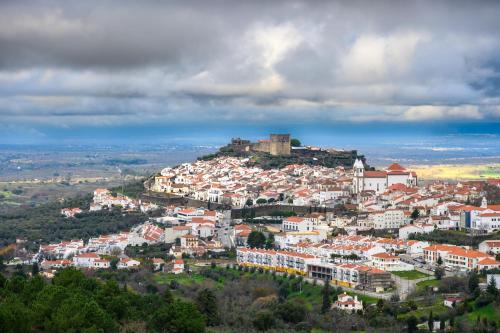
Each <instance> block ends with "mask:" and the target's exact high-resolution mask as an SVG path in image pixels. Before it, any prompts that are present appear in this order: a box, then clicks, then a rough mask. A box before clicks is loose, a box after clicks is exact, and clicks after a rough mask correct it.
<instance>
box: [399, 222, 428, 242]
mask: <svg viewBox="0 0 500 333" xmlns="http://www.w3.org/2000/svg"><path fill="white" fill-rule="evenodd" d="M433 230H434V226H433V225H431V224H408V225H405V226H403V227H401V228H399V238H400V239H405V240H406V239H408V237H409V236H410V235H411V234H428V233H430V232H432V231H433Z"/></svg>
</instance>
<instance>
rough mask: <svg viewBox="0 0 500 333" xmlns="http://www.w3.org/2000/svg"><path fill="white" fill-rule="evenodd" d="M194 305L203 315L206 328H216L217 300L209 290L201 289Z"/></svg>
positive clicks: (218, 321)
mask: <svg viewBox="0 0 500 333" xmlns="http://www.w3.org/2000/svg"><path fill="white" fill-rule="evenodd" d="M196 304H197V305H198V309H199V310H200V312H201V313H202V314H203V315H205V318H206V324H207V326H217V325H218V324H219V323H220V316H219V308H218V306H217V299H216V297H215V294H214V293H213V292H212V291H211V290H210V289H203V290H201V291H200V292H199V293H198V296H197V297H196Z"/></svg>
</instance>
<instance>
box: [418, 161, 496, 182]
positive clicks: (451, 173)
mask: <svg viewBox="0 0 500 333" xmlns="http://www.w3.org/2000/svg"><path fill="white" fill-rule="evenodd" d="M411 169H412V170H414V171H416V172H417V174H418V177H419V178H420V179H444V180H461V179H464V180H465V179H470V180H473V179H487V178H500V164H478V165H472V164H464V165H454V164H441V165H415V166H412V167H411Z"/></svg>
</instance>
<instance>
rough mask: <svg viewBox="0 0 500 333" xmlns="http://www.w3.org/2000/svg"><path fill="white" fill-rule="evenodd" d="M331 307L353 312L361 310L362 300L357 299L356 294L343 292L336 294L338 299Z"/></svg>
mask: <svg viewBox="0 0 500 333" xmlns="http://www.w3.org/2000/svg"><path fill="white" fill-rule="evenodd" d="M333 307H334V308H335V309H337V310H340V311H346V312H349V313H354V312H357V311H363V301H360V300H358V296H354V297H352V296H351V295H348V294H346V293H345V292H344V293H343V294H340V295H338V299H337V300H336V301H335V303H334V304H333Z"/></svg>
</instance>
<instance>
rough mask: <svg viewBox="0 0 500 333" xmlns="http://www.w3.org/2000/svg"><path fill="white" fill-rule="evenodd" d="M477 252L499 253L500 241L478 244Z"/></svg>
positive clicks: (487, 241)
mask: <svg viewBox="0 0 500 333" xmlns="http://www.w3.org/2000/svg"><path fill="white" fill-rule="evenodd" d="M479 251H481V252H484V253H493V254H498V253H500V240H486V241H484V242H481V243H480V244H479Z"/></svg>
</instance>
